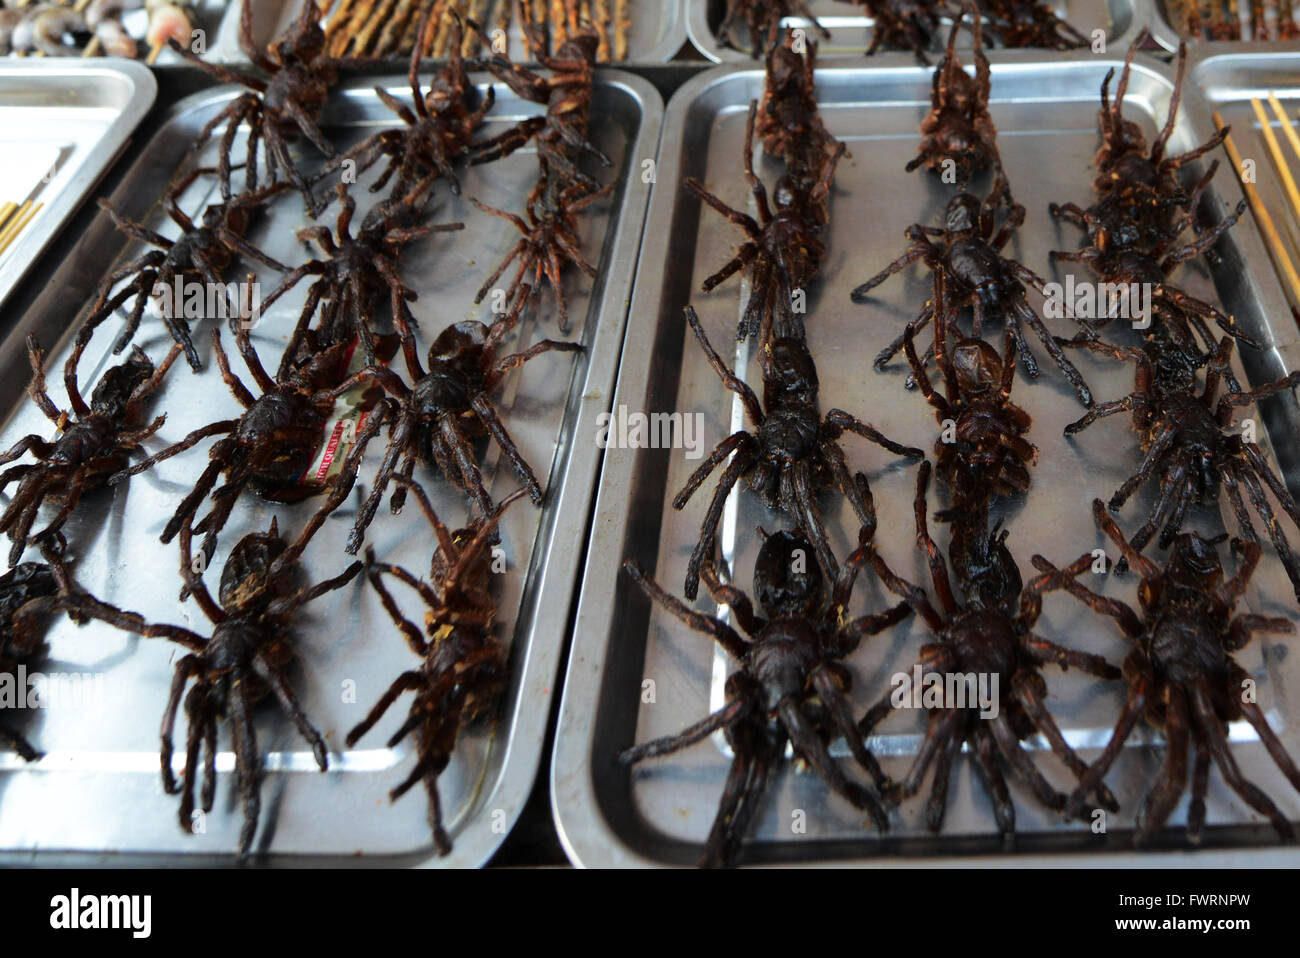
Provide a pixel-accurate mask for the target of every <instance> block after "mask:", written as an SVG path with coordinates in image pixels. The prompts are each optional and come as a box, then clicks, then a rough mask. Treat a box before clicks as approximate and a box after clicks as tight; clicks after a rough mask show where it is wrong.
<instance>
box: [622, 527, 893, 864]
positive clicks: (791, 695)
mask: <svg viewBox="0 0 1300 958" xmlns="http://www.w3.org/2000/svg"><path fill="white" fill-rule="evenodd" d="M811 549H812V545H811V544H810V543H809V542H808V541H807V540H806V539H804V538H803V537H802V536H798V535H792V534H790V533H788V532H778V533H774V534H773V535H770V536H768V537H767V538H766V540H765V541H764V543H763V548H762V549H761V550H760V552H759V555H758V558H757V560H755V563H754V590H753V594H754V597H755V598H756V599H757V601H758V613H759V614H755V611H754V608H753V605H752V603H751V601H750V598H749V597H748V596H747V595H745V593H744V592H742V591H741V590H740V589H737V588H734V587H732V586H729V585H724V584H723V583H722V582H721V581H720V579H719V578H718V574H717V571H716V570H715V569H714V567H713V565H712V563H709V564H707V565H706V566H705V567H704V569H703V570H702V576H703V579H704V584H705V585H706V586H707V587H708V589H709V592H710V594H711V595H712V596H713V598H714V600H715V601H717V602H718V603H719V604H720V605H726V606H727V607H728V608H729V609H730V610H731V615H732V616H733V618H734V621H735V622H736V624H737V625H738V626H739V627H740V630H741V631H740V632H738V631H736V630H735V629H733V628H732V627H731V626H730V625H727V624H726V623H724V622H722V621H721V620H719V619H715V618H713V617H711V616H707V615H703V614H701V613H699V612H695V611H694V610H692V609H690V608H689V607H688V606H687V605H686V604H685V603H684V602H682V601H681V600H680V599H677V598H676V597H674V596H672V595H670V594H669V593H667V592H665V591H664V589H663V588H662V587H661V586H660V585H659V584H658V583H656V582H655V581H654V580H653V579H652V578H650V577H649V576H648V575H647V574H646V573H645V572H644V570H642V568H641V566H640V565H638V564H637V563H636V562H634V561H631V560H629V561H628V562H626V563H625V564H624V566H623V568H624V569H625V570H626V572H627V574H628V575H629V576H630V577H631V579H632V581H633V582H635V583H636V584H637V585H638V586H640V587H641V589H642V590H643V591H644V592H645V593H646V594H647V595H648V596H649V597H650V598H651V600H652V601H654V602H655V603H657V604H658V605H659V606H661V607H662V608H663V609H664V610H665V611H666V612H668V613H670V614H671V615H673V616H675V617H676V618H678V619H679V620H681V621H682V622H683V623H685V624H686V625H687V626H689V627H690V628H692V629H694V630H695V631H697V632H701V633H703V634H705V635H709V636H712V638H713V639H714V641H716V642H717V643H718V645H719V647H721V648H722V650H723V651H724V652H726V653H727V654H728V655H729V656H730V657H731V658H732V659H734V660H735V662H736V663H737V666H738V667H737V669H736V671H735V672H733V673H732V674H731V676H730V677H729V678H728V679H727V684H726V696H727V704H726V705H725V706H724V707H723V708H722V709H721V710H719V711H717V712H715V713H714V714H713V715H710V716H709V717H708V718H706V719H704V720H702V721H700V722H696V723H695V724H694V725H691V726H689V727H687V728H686V729H684V730H683V731H682V732H680V733H679V734H677V735H672V736H668V737H666V738H661V739H657V740H655V741H653V742H647V743H645V744H644V745H638V746H636V747H635V748H630V749H627V750H626V751H624V752H622V753H621V754H620V755H619V757H618V760H619V762H620V763H622V764H624V765H632V764H634V763H636V762H640V761H642V760H644V759H647V758H652V757H655V756H658V755H667V754H669V753H671V752H675V751H678V750H679V749H682V748H685V747H686V746H688V745H692V744H694V743H696V742H699V741H701V740H702V739H704V738H706V737H708V736H709V735H710V734H711V733H713V732H716V731H720V730H721V731H725V733H726V736H727V741H728V743H729V744H730V745H731V747H732V750H733V758H732V762H731V770H730V772H729V773H728V776H727V784H726V786H725V787H724V790H723V795H722V800H721V802H720V804H719V807H718V814H717V817H716V818H715V819H714V822H713V828H712V830H711V831H710V833H709V837H708V840H707V841H706V842H705V846H704V856H703V858H702V860H701V862H700V864H701V865H703V866H706V867H718V866H729V865H734V864H736V861H737V859H738V857H739V853H740V845H741V841H742V840H743V838H744V836H745V833H746V831H747V830H748V828H749V825H750V822H751V821H752V819H753V814H754V809H755V806H756V805H757V803H758V801H759V800H760V799H761V797H762V794H763V791H764V788H765V786H766V783H767V779H768V776H769V775H770V774H771V773H772V772H773V771H774V770H775V768H776V767H777V765H778V764H779V763H780V761H781V758H782V756H783V754H784V752H785V746H786V743H787V742H789V743H791V744H792V745H793V746H794V751H795V754H796V755H797V756H799V757H800V758H801V759H803V760H804V761H805V762H807V763H808V765H810V766H811V767H812V768H813V769H814V770H815V771H816V772H817V774H818V775H819V776H821V777H822V778H823V779H824V780H825V781H826V783H827V784H828V785H830V787H831V788H832V789H834V790H835V791H836V792H837V793H839V794H840V795H842V796H844V797H845V798H847V799H848V800H849V801H850V802H851V803H852V804H853V806H854V807H855V808H860V809H865V810H866V811H867V812H868V813H869V814H870V815H871V817H872V819H873V821H874V822H875V824H876V827H877V828H878V829H880V830H881V831H885V830H887V829H888V827H889V821H888V817H887V815H886V814H885V811H884V807H883V805H882V803H881V798H880V794H879V792H878V791H877V789H878V788H883V787H885V786H886V785H887V781H886V779H885V776H884V773H883V772H882V771H881V769H880V766H879V764H878V763H877V762H876V759H875V758H874V756H872V755H871V753H870V752H869V751H867V749H866V747H865V745H864V744H863V741H862V738H861V736H859V735H858V732H857V729H856V727H855V726H854V722H853V716H852V713H851V712H850V710H849V704H848V700H847V694H848V691H849V688H850V686H851V684H852V676H851V674H850V673H849V671H848V669H847V668H846V667H845V666H844V665H843V664H842V662H843V659H844V657H845V656H847V655H849V654H850V653H851V652H853V650H854V649H856V648H857V647H858V644H859V643H860V642H861V641H862V639H863V638H866V637H867V636H871V635H874V634H876V633H877V632H879V631H881V630H882V629H884V628H887V627H888V626H890V625H893V624H895V623H897V622H899V621H901V620H902V619H903V618H904V617H905V616H906V615H907V611H908V609H907V606H906V604H900V605H898V606H896V607H894V608H892V609H889V610H887V611H885V612H882V613H879V614H877V615H866V616H862V617H860V618H855V619H852V620H849V621H847V622H846V621H845V620H844V616H845V612H846V610H847V607H848V604H849V599H850V597H851V594H852V591H853V585H854V582H855V581H856V578H857V574H858V571H859V570H860V569H861V567H862V565H863V563H864V561H865V558H866V552H867V547H865V546H863V547H860V548H859V549H858V551H857V552H855V553H854V554H853V555H852V556H850V557H849V559H848V560H847V561H846V562H845V564H844V566H843V568H842V569H840V571H839V573H838V575H837V577H836V579H835V584H834V589H833V590H832V594H831V596H830V599H829V601H827V598H826V595H825V592H826V585H825V579H824V577H823V576H822V573H821V570H820V569H819V568H818V567H817V564H816V563H815V562H809V561H808V553H809V551H810V550H811ZM742 633H743V634H742ZM839 736H843V737H844V739H845V741H846V742H847V743H848V746H849V749H850V751H851V752H852V754H853V757H854V759H855V760H856V761H857V763H858V764H859V765H860V766H861V768H862V769H863V770H865V771H866V772H867V773H868V774H869V775H870V776H871V778H872V779H873V781H874V784H875V787H874V788H873V787H870V786H864V785H862V784H860V783H858V782H856V781H853V780H851V779H849V778H848V776H846V775H845V774H844V772H843V771H842V770H841V769H840V767H839V765H837V764H836V762H835V760H834V759H832V758H831V756H830V752H829V751H828V749H827V741H828V740H829V739H831V738H833V737H839Z"/></svg>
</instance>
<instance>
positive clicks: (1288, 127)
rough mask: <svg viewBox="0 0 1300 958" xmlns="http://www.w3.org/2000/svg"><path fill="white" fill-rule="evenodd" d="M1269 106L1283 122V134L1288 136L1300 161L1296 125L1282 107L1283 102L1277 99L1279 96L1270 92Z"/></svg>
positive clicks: (1299, 136)
mask: <svg viewBox="0 0 1300 958" xmlns="http://www.w3.org/2000/svg"><path fill="white" fill-rule="evenodd" d="M1268 105H1269V106H1271V107H1272V108H1273V112H1274V113H1276V114H1277V118H1278V119H1279V120H1281V121H1282V132H1283V133H1285V134H1286V138H1287V141H1288V142H1289V143H1290V144H1291V149H1292V150H1294V151H1295V155H1296V159H1300V135H1297V134H1296V131H1295V124H1294V123H1292V122H1291V117H1289V116H1287V112H1286V110H1285V109H1284V108H1283V106H1282V101H1281V100H1279V99H1278V98H1277V94H1276V93H1274V92H1272V91H1271V90H1270V91H1269V94H1268Z"/></svg>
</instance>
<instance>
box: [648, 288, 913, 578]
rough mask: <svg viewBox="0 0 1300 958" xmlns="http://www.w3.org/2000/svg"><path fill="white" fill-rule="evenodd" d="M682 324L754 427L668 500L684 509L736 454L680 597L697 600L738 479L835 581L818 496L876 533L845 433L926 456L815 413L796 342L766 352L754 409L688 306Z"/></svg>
mask: <svg viewBox="0 0 1300 958" xmlns="http://www.w3.org/2000/svg"><path fill="white" fill-rule="evenodd" d="M686 320H687V322H688V323H690V326H691V329H692V330H694V332H695V338H696V339H698V340H699V342H700V347H701V348H702V349H703V350H704V354H705V356H706V357H708V360H709V365H710V366H712V367H713V371H714V372H715V373H717V374H718V378H719V379H721V380H722V383H723V385H724V386H726V387H727V389H729V390H731V391H732V392H734V393H735V394H736V395H737V396H739V397H740V401H741V404H742V405H743V406H744V407H745V415H746V416H747V417H748V419H749V421H750V423H751V424H752V427H753V432H750V431H748V430H744V429H742V430H741V431H739V432H736V433H733V434H732V435H730V436H728V437H727V438H726V439H724V440H722V442H720V443H718V445H717V446H716V447H715V448H714V450H713V452H711V453H710V454H709V455H708V457H707V458H706V459H705V460H704V462H703V463H701V464H700V467H699V468H698V469H696V470H695V472H693V473H692V474H691V476H690V478H689V479H687V480H686V485H685V486H683V487H682V491H681V492H679V493H677V496H676V498H674V499H673V508H674V509H684V508H685V507H686V503H687V502H689V501H690V498H691V496H692V495H693V494H694V493H695V490H697V489H698V488H699V487H700V486H701V485H702V484H703V483H704V480H705V479H707V478H709V476H710V475H712V474H713V471H714V470H715V469H717V468H718V466H720V465H721V464H722V463H723V462H725V461H726V460H727V458H728V457H731V456H732V454H733V453H734V454H735V455H734V457H733V458H732V459H731V462H730V463H729V464H728V465H727V468H726V469H725V470H723V473H722V478H721V479H719V480H718V485H717V488H715V489H714V491H713V499H712V500H711V501H710V503H709V508H708V511H707V512H706V513H705V515H704V522H703V523H702V524H701V526H700V538H699V541H698V542H697V543H696V545H695V549H694V551H693V552H692V553H691V558H690V562H689V563H688V564H687V567H686V569H687V571H686V584H685V586H684V589H683V591H684V592H685V594H686V597H687V598H688V599H694V598H695V596H696V594H697V593H698V592H699V582H700V569H701V566H702V565H703V564H704V563H705V561H706V560H708V559H709V558H710V557H711V556H712V554H713V548H714V541H715V539H716V537H717V530H718V523H719V522H720V521H721V519H722V510H723V506H724V505H725V504H726V501H727V497H728V496H729V495H730V494H731V490H732V488H734V487H735V485H736V483H737V482H738V481H739V480H740V479H741V477H744V478H745V480H746V482H747V483H748V484H749V486H750V488H751V489H753V490H754V491H755V492H757V493H758V494H759V495H760V496H762V498H763V501H764V503H765V504H766V505H767V507H768V508H771V509H776V508H779V509H781V510H782V511H783V512H784V513H785V514H786V515H787V516H789V517H790V519H791V520H792V521H793V522H794V523H795V524H796V527H797V528H798V530H799V532H800V534H801V535H803V536H804V537H805V538H806V539H808V541H810V542H811V543H812V544H813V546H814V547H815V548H816V552H817V559H818V561H819V562H820V563H821V564H822V567H823V568H824V569H825V571H826V574H827V576H828V577H831V578H833V577H834V576H835V575H836V573H837V570H838V566H837V565H836V562H835V556H834V554H833V553H832V551H831V545H830V540H829V539H828V538H827V535H826V529H825V526H824V525H823V522H822V513H821V507H820V506H818V504H817V496H818V494H819V493H821V492H823V491H825V490H826V489H828V488H829V487H830V486H832V485H838V486H839V488H840V490H841V492H843V493H844V496H845V498H846V499H848V501H849V505H850V506H852V507H853V511H854V513H855V514H856V515H857V519H858V522H860V523H861V524H862V527H863V529H864V530H866V531H867V532H874V530H875V528H876V510H875V505H874V503H873V502H872V497H871V487H870V485H869V484H868V483H867V477H866V476H865V475H864V474H862V473H858V474H857V475H856V476H854V475H851V474H850V473H849V467H848V463H847V461H846V459H845V457H844V450H843V449H841V448H840V445H839V439H840V437H841V436H843V435H844V433H845V432H853V433H857V434H858V435H859V436H862V437H864V438H866V439H869V440H871V441H872V442H874V443H875V444H876V445H878V446H881V447H882V448H884V449H887V450H889V451H890V452H892V453H893V454H894V455H896V456H905V457H907V458H909V459H921V458H923V457H924V455H925V454H924V453H923V452H922V451H921V450H920V449H913V448H910V447H908V446H903V445H900V444H899V443H896V442H894V441H893V440H892V439H889V438H888V437H886V436H884V435H883V434H882V433H880V432H878V431H877V430H876V429H875V427H874V426H872V425H870V424H869V423H865V422H862V421H860V420H858V419H856V418H855V417H853V416H851V415H849V414H848V413H847V412H844V411H843V410H842V409H832V410H830V412H828V413H827V414H826V416H825V418H823V417H822V415H821V413H820V412H819V410H818V408H817V390H818V380H817V368H816V366H814V364H813V359H812V356H811V355H810V354H809V352H808V349H807V347H806V346H804V344H803V343H802V342H800V341H799V340H796V339H789V338H783V339H777V340H775V341H773V342H772V343H770V344H768V345H767V346H765V347H764V350H763V383H764V396H763V403H762V404H760V403H759V401H758V397H757V396H756V395H754V391H753V390H752V389H750V388H749V385H748V384H747V383H745V381H744V380H742V379H741V378H740V377H738V376H737V375H736V374H735V372H734V371H732V370H731V369H729V368H728V367H727V365H726V363H724V362H723V361H722V357H721V356H719V355H718V353H717V351H716V350H715V349H714V348H713V345H712V344H711V343H710V342H709V339H708V337H707V336H706V335H705V334H704V328H703V327H702V326H701V325H700V318H699V316H697V315H696V313H695V310H694V309H693V308H692V307H690V306H687V307H686Z"/></svg>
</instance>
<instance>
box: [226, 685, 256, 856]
mask: <svg viewBox="0 0 1300 958" xmlns="http://www.w3.org/2000/svg"><path fill="white" fill-rule="evenodd" d="M230 696H231V699H232V700H233V701H232V702H231V705H232V706H233V708H232V710H231V711H232V713H233V714H232V715H231V724H230V730H231V736H232V738H233V739H234V750H235V772H236V775H237V776H238V778H239V792H240V804H241V806H242V810H243V816H244V821H243V824H242V825H241V826H240V829H239V854H240V857H244V856H246V855H247V854H248V851H249V849H250V848H252V847H253V836H254V835H256V834H257V820H258V818H259V817H260V816H261V813H262V795H261V782H260V779H261V773H262V769H261V759H260V756H259V755H258V752H257V732H256V731H255V730H254V728H253V710H252V706H251V704H250V703H249V701H248V693H247V691H246V689H245V682H243V681H240V680H236V681H234V682H232V683H231V687H230Z"/></svg>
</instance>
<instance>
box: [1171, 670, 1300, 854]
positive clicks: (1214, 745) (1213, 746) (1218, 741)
mask: <svg viewBox="0 0 1300 958" xmlns="http://www.w3.org/2000/svg"><path fill="white" fill-rule="evenodd" d="M1188 692H1189V694H1190V695H1191V697H1192V711H1193V713H1194V714H1195V716H1196V718H1195V721H1196V723H1197V724H1198V725H1199V726H1200V729H1201V735H1202V737H1203V738H1204V741H1205V743H1206V746H1207V747H1208V748H1209V751H1210V755H1211V757H1212V758H1213V759H1214V764H1216V765H1218V766H1219V771H1220V772H1221V773H1222V775H1223V778H1224V781H1226V782H1227V783H1228V787H1229V788H1231V789H1232V790H1233V791H1234V792H1236V793H1237V794H1238V795H1240V796H1241V798H1242V800H1243V801H1245V803H1246V804H1247V805H1249V806H1250V807H1251V808H1253V809H1254V810H1255V811H1257V812H1259V813H1260V814H1261V815H1263V816H1265V817H1266V818H1267V819H1268V820H1269V821H1270V822H1272V824H1273V828H1274V829H1275V830H1276V831H1277V833H1278V834H1279V835H1280V836H1281V837H1282V839H1283V841H1295V829H1293V828H1292V827H1291V823H1290V822H1289V821H1287V818H1286V816H1285V815H1283V814H1282V812H1281V810H1280V809H1279V808H1278V807H1277V806H1276V805H1275V804H1273V800H1272V799H1271V798H1269V797H1268V796H1267V795H1265V794H1264V793H1263V792H1262V791H1261V790H1260V789H1259V788H1258V786H1256V785H1255V784H1254V783H1252V782H1250V781H1249V780H1247V778H1246V777H1245V776H1244V775H1242V774H1241V770H1240V769H1239V768H1238V767H1237V761H1236V759H1234V758H1233V757H1232V750H1231V749H1229V748H1228V739H1227V734H1226V730H1225V728H1224V724H1223V722H1222V721H1221V720H1220V719H1219V717H1218V715H1217V714H1216V713H1215V711H1214V703H1213V701H1211V698H1210V690H1209V688H1208V686H1207V685H1206V681H1205V679H1204V678H1203V677H1198V678H1197V679H1195V680H1194V681H1193V682H1192V683H1191V685H1190V686H1189V687H1188Z"/></svg>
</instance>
